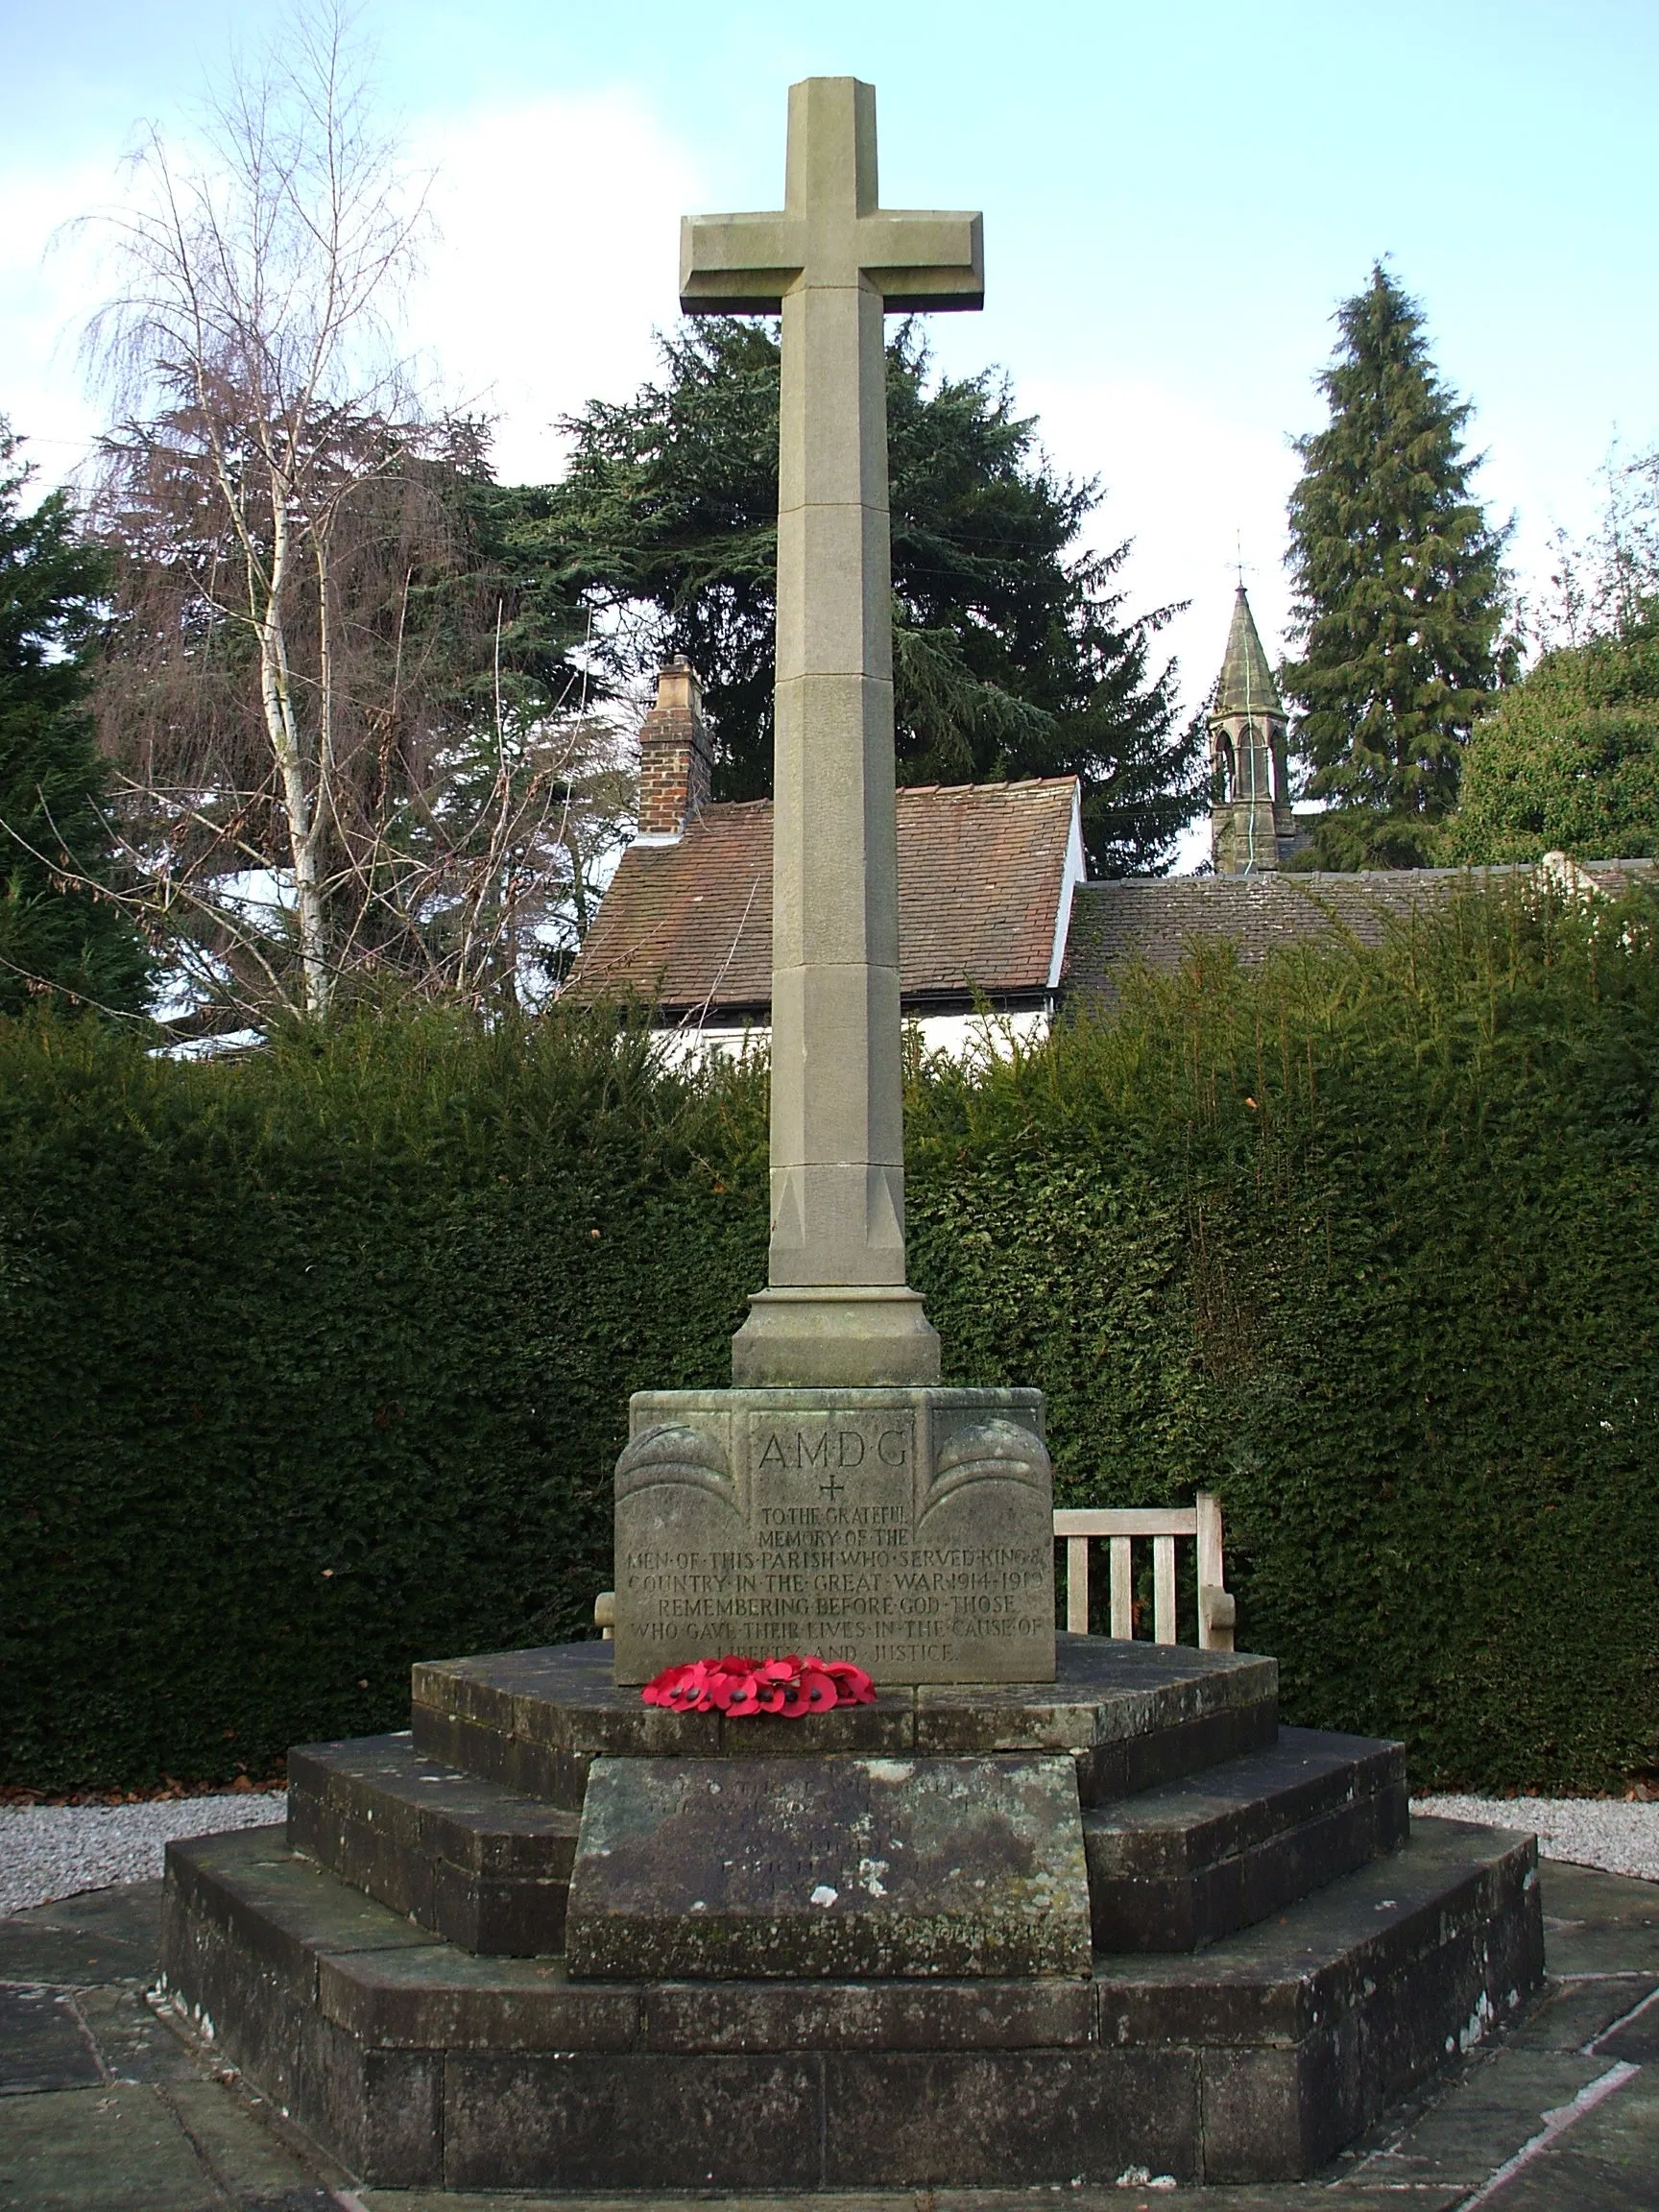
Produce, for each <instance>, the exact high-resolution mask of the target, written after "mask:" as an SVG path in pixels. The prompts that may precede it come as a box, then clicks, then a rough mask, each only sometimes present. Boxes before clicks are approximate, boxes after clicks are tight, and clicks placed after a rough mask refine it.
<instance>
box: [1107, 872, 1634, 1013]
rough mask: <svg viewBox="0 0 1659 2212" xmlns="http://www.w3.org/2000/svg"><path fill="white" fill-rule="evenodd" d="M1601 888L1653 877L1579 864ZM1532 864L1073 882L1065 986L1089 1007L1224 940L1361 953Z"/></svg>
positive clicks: (1244, 950) (1241, 950)
mask: <svg viewBox="0 0 1659 2212" xmlns="http://www.w3.org/2000/svg"><path fill="white" fill-rule="evenodd" d="M1579 865H1580V867H1581V868H1582V871H1583V873H1584V874H1585V875H1587V876H1589V877H1591V878H1593V879H1594V880H1595V881H1596V883H1597V884H1598V885H1599V886H1602V887H1605V888H1606V889H1609V890H1614V889H1617V888H1619V887H1620V886H1622V884H1623V882H1624V881H1625V880H1626V879H1627V878H1630V877H1632V876H1642V875H1648V874H1651V873H1652V871H1653V870H1654V869H1655V867H1659V862H1654V861H1652V860H1589V861H1583V862H1581V863H1579ZM1536 873H1537V869H1536V866H1535V865H1534V864H1533V863H1530V862H1528V863H1525V864H1523V863H1516V864H1514V865H1510V866H1505V867H1501V868H1486V869H1478V870H1470V869H1466V868H1399V869H1383V868H1375V869H1363V870H1360V871H1358V873H1356V874H1354V875H1348V876H1338V875H1321V874H1309V875H1299V874H1298V875H1285V874H1265V875H1260V876H1173V877H1162V878H1149V877H1132V876H1130V877H1120V878H1117V879H1115V880H1113V881H1110V882H1101V883H1080V884H1079V885H1078V887H1077V890H1076V892H1075V894H1074V895H1073V897H1072V901H1071V927H1070V934H1069V937H1068V940H1067V949H1066V971H1065V976H1064V987H1065V990H1066V993H1067V996H1068V997H1071V998H1078V999H1080V1000H1082V1001H1084V1002H1086V1003H1089V1002H1093V1003H1096V1004H1101V1003H1109V1002H1110V1000H1111V999H1112V998H1115V997H1116V995H1117V992H1116V984H1115V982H1114V972H1115V971H1116V970H1118V969H1120V968H1121V966H1122V965H1123V963H1124V962H1125V961H1129V960H1134V959H1140V960H1142V961H1144V962H1145V964H1146V965H1147V966H1148V967H1149V968H1154V969H1161V970H1165V971H1167V970H1170V969H1173V968H1176V967H1178V966H1179V965H1180V962H1181V959H1182V956H1183V954H1184V953H1185V951H1186V950H1187V948H1188V947H1189V946H1190V944H1191V943H1192V942H1193V941H1194V940H1195V939H1200V938H1204V937H1224V938H1227V939H1228V940H1230V941H1231V943H1232V944H1234V945H1235V946H1236V947H1237V948H1238V957H1239V958H1240V960H1242V961H1244V962H1245V963H1246V964H1249V963H1253V962H1255V961H1258V960H1262V959H1263V958H1265V956H1266V955H1267V954H1268V953H1269V952H1271V951H1273V950H1276V949H1277V948H1279V947H1281V946H1286V945H1293V944H1297V943H1299V942H1305V941H1306V940H1308V939H1310V938H1315V937H1321V936H1325V935H1327V934H1330V933H1332V932H1334V931H1337V932H1339V931H1344V930H1350V931H1352V932H1353V934H1354V936H1355V937H1357V938H1358V940H1359V942H1360V943H1361V944H1362V945H1380V944H1381V943H1382V942H1383V938H1384V936H1385V935H1386V934H1387V931H1388V929H1389V927H1390V926H1391V925H1393V924H1398V923H1401V922H1405V921H1407V920H1409V918H1410V916H1411V914H1412V913H1413V912H1414V911H1416V910H1417V909H1419V908H1420V907H1423V906H1425V905H1431V904H1432V903H1434V902H1436V901H1437V900H1441V899H1445V898H1448V897H1450V895H1451V894H1452V893H1453V892H1454V891H1455V890H1457V889H1459V888H1460V887H1461V886H1462V885H1463V884H1465V883H1467V882H1469V881H1470V880H1471V878H1472V877H1474V878H1502V877H1506V876H1533V875H1535V874H1536Z"/></svg>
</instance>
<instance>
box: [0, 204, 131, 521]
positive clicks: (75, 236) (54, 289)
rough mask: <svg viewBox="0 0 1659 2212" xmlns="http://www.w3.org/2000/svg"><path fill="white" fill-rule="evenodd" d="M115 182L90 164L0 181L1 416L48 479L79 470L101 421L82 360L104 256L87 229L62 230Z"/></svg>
mask: <svg viewBox="0 0 1659 2212" xmlns="http://www.w3.org/2000/svg"><path fill="white" fill-rule="evenodd" d="M112 180H113V179H112V170H111V169H110V168H109V167H107V166H105V165H103V164H100V163H93V162H87V161H78V162H74V163H65V164H64V165H63V166H61V167H60V168H40V169H32V170H31V169H16V170H13V171H12V172H11V173H10V174H9V175H8V174H0V331H3V332H4V337H3V339H0V414H5V415H9V416H10V417H11V419H12V427H13V428H14V429H15V430H17V431H18V432H20V433H21V434H22V435H23V436H24V437H25V438H27V439H28V441H29V445H28V457H29V458H30V459H31V460H33V461H34V462H35V463H36V466H37V467H38V469H39V470H40V473H41V476H42V477H43V478H45V479H46V480H48V481H56V480H58V479H60V478H62V477H64V476H67V475H69V474H70V473H71V472H72V470H73V469H75V468H76V467H77V465H78V464H79V463H80V462H81V460H82V459H83V458H84V455H85V453H86V450H87V448H88V446H89V445H90V444H91V441H92V438H93V436H94V435H95V433H96V431H97V429H98V427H99V423H100V420H101V418H100V413H99V410H98V408H97V407H96V406H95V405H94V403H93V402H92V401H91V400H89V399H88V398H87V397H86V395H85V391H84V385H83V380H82V375H81V370H80V366H79V363H78V361H77V358H76V344H77V340H78V337H79V334H80V326H81V324H82V322H83V321H84V317H85V314H86V311H87V309H88V308H89V307H90V306H91V305H92V304H94V303H95V302H96V301H97V300H98V299H99V297H100V296H101V293H102V290H103V284H102V279H101V276H100V274H99V272H100V267H101V262H100V254H99V249H98V246H97V242H96V238H95V236H94V234H93V233H92V232H91V231H90V230H68V231H66V230H65V228H64V226H66V225H70V224H73V222H74V221H75V218H76V217H77V216H81V215H84V214H86V213H87V212H88V211H89V210H91V209H94V208H96V207H99V206H102V205H105V204H108V201H109V198H110V188H111V183H112Z"/></svg>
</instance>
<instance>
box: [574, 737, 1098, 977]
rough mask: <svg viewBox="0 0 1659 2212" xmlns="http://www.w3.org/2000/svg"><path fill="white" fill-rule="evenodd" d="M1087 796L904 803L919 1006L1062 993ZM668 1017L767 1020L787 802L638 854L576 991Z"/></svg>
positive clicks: (1030, 790)
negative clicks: (1059, 964) (1067, 918)
mask: <svg viewBox="0 0 1659 2212" xmlns="http://www.w3.org/2000/svg"><path fill="white" fill-rule="evenodd" d="M1076 793H1077V783H1076V780H1075V778H1073V777H1070V776H1056V777H1042V778H1034V779H1031V780H1030V781H1024V782H1019V783H965V784H958V785H955V786H941V785H939V784H913V785H910V786H907V787H905V788H902V789H901V791H900V793H899V971H900V987H901V991H902V996H903V998H904V1000H905V1002H906V1004H907V1005H910V1006H916V1005H921V1004H925V1003H935V1004H937V1003H939V1002H941V1001H950V1000H955V1001H957V1002H959V1003H967V1002H968V1001H970V1000H971V999H973V998H974V997H976V996H983V997H984V998H988V999H990V1000H991V1001H992V1002H993V1003H994V1004H995V1003H998V1002H1002V1001H1005V1000H1008V999H1013V998H1023V997H1030V996H1033V995H1035V996H1040V995H1041V994H1042V993H1043V992H1044V990H1045V989H1046V986H1047V982H1048V972H1049V965H1050V962H1051V959H1052V957H1053V950H1054V929H1055V923H1056V920H1057V918H1058V915H1059V911H1060V902H1061V898H1062V895H1063V892H1064V888H1065V882H1066V853H1067V845H1068V842H1069V840H1070V833H1071V817H1072V809H1073V806H1074V805H1075V800H1076ZM565 988H566V990H567V991H569V992H570V993H571V994H572V995H573V996H574V997H576V998H580V999H592V998H599V997H601V996H603V995H604V994H605V993H607V992H625V991H636V992H638V993H640V994H642V995H643V996H645V997H654V998H658V999H659V1000H660V1002H661V1007H662V1010H663V1011H664V1013H667V1014H676V1013H683V1012H685V1011H686V1010H688V1009H692V1008H703V1007H707V1009H708V1010H709V1012H710V1013H711V1014H717V1013H722V1012H723V1013H727V1014H733V1013H744V1014H758V1015H759V1016H761V1018H764V1014H765V1011H766V1009H767V1008H768V1007H769V1005H770V1002H771V998H772V803H771V801H770V800H769V799H757V800H753V801H751V802H749V803H748V804H746V805H721V806H709V807H705V809H704V810H703V812H702V813H701V814H699V815H698V816H697V817H696V818H695V820H694V821H693V822H692V823H691V825H690V827H689V828H688V829H687V830H686V831H685V835H684V836H683V837H682V838H680V839H679V841H678V842H677V843H675V844H671V845H670V844H663V845H653V844H634V845H631V846H630V847H629V848H628V850H627V852H626V853H624V854H623V855H622V859H621V863H620V865H619V866H618V868H617V870H616V874H615V876H614V877H613V879H612V883H611V888H610V889H609V890H608V891H607V892H606V894H605V897H604V900H603V902H601V905H600V908H599V912H598V914H597V916H596V917H595V918H594V922H593V926H592V928H591V929H590V930H589V934H588V939H587V942H586V944H585V945H584V947H583V949H582V957H581V959H580V961H579V962H578V963H577V966H576V968H575V970H574V972H573V974H572V975H571V978H570V981H569V983H568V984H567V985H566V986H565Z"/></svg>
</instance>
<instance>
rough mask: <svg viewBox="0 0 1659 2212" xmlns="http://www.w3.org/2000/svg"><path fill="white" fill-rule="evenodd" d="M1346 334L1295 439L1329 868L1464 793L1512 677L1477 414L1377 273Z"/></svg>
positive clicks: (1355, 302) (1393, 841)
mask: <svg viewBox="0 0 1659 2212" xmlns="http://www.w3.org/2000/svg"><path fill="white" fill-rule="evenodd" d="M1337 325H1338V328H1339V329H1340V332H1341V339H1340V343H1339V345H1338V347H1337V349H1336V354H1335V357H1334V360H1333V362H1332V365H1331V367H1330V368H1329V369H1327V370H1326V371H1325V372H1324V373H1323V374H1322V375H1321V376H1320V378H1319V387H1320V389H1321V391H1322V392H1323V393H1324V396H1325V398H1326V400H1327V402H1328V404H1329V406H1330V410H1331V414H1330V421H1329V422H1328V423H1327V424H1326V426H1325V428H1324V429H1322V430H1318V431H1315V432H1313V433H1312V434H1311V435H1310V436H1308V437H1304V438H1300V439H1298V440H1297V441H1296V451H1297V452H1298V453H1299V454H1300V456H1301V459H1302V477H1301V481H1300V482H1299V483H1298V485H1297V487H1296V489H1295V491H1294V492H1293V493H1292V494H1291V498H1290V541H1291V551H1290V557H1289V559H1290V567H1291V571H1292V575H1293V578H1294V582H1295V589H1296V613H1297V619H1298V622H1299V625H1300V630H1301V638H1300V642H1301V647H1302V651H1301V656H1300V658H1299V659H1296V660H1293V661H1288V662H1287V663H1286V667H1285V669H1284V671H1283V675H1284V682H1285V686H1286V690H1287V691H1288V692H1290V693H1291V694H1292V696H1293V697H1294V698H1296V699H1297V700H1299V701H1300V702H1301V705H1302V708H1303V709H1304V710H1303V712H1302V714H1301V716H1300V717H1299V720H1298V724H1297V731H1296V736H1297V742H1298V745H1299V749H1300V751H1301V752H1302V754H1303V757H1305V758H1306V759H1307V760H1308V761H1309V762H1310V765H1311V767H1312V769H1313V776H1312V779H1311V781H1310V784H1309V790H1310V793H1311V794H1312V795H1313V796H1316V797H1318V796H1323V797H1327V798H1329V799H1330V800H1331V801H1332V802H1333V804H1334V816H1328V817H1326V828H1325V833H1324V836H1323V838H1322V840H1321V841H1322V842H1324V843H1326V844H1330V845H1331V847H1332V854H1331V860H1328V861H1327V865H1329V864H1331V861H1333V860H1334V862H1335V864H1337V865H1343V864H1344V859H1343V857H1342V855H1348V857H1346V860H1345V864H1346V865H1347V866H1350V867H1352V866H1355V865H1357V864H1362V863H1363V860H1364V859H1365V858H1366V857H1367V856H1368V852H1367V848H1369V847H1371V846H1376V847H1378V848H1379V850H1380V852H1382V853H1387V854H1392V855H1393V857H1394V858H1395V859H1396V861H1397V860H1398V859H1399V858H1400V857H1404V856H1407V855H1406V854H1405V853H1403V851H1402V847H1403V846H1404V847H1405V848H1407V849H1409V848H1410V846H1411V843H1412V833H1413V832H1414V831H1419V832H1420V831H1421V829H1423V828H1425V827H1426V826H1427V825H1428V824H1430V823H1431V822H1433V821H1434V820H1435V819H1437V818H1438V817H1439V816H1440V815H1442V814H1444V813H1445V812H1446V811H1447V809H1448V808H1449V807H1450V806H1451V805H1453V804H1454V802H1455V799H1456V795H1457V777H1458V765H1459V758H1460V753H1461V748H1462V744H1463V741H1464V739H1465V737H1466V736H1467V735H1468V733H1469V728H1470V725H1471V723H1472V721H1473V719H1474V717H1475V715H1476V714H1477V712H1478V711H1479V708H1480V705H1481V703H1482V701H1483V699H1484V697H1485V695H1486V694H1487V693H1488V692H1489V691H1491V690H1492V689H1493V688H1494V686H1495V685H1496V684H1497V682H1498V679H1499V673H1500V670H1499V656H1498V653H1497V649H1496V648H1497V640H1498V635H1499V629H1500V624H1501V622H1502V619H1503V605H1504V583H1505V578H1504V572H1503V546H1504V541H1505V539H1506V536H1507V532H1505V531H1499V530H1494V529H1492V528H1491V527H1490V526H1489V525H1488V523H1487V520H1486V517H1485V514H1484V511H1483V510H1482V508H1481V507H1480V505H1479V503H1478V501H1476V500H1475V499H1474V498H1472V497H1471V495H1470V489H1469V477H1470V473H1471V470H1472V469H1473V468H1474V467H1475V466H1476V464H1475V462H1474V461H1472V460H1471V459H1470V458H1469V457H1468V456H1467V455H1466V454H1465V452H1464V449H1463V442H1462V433H1463V430H1464V427H1465V425H1466V424H1467V422H1468V421H1469V418H1470V415H1471V413H1472V412H1473V410H1472V409H1471V407H1470V406H1469V404H1468V402H1467V401H1464V400H1460V399H1458V398H1457V397H1456V395H1455V393H1454V392H1452V391H1451V390H1450V389H1449V388H1448V387H1447V386H1446V385H1445V384H1444V383H1442V381H1441V380H1440V377H1439V375H1438V373H1436V371H1435V368H1434V364H1433V362H1432V361H1431V359H1430V355H1429V349H1428V345H1427V343H1426V342H1425V339H1424V335H1423V316H1422V312H1421V310H1420V308H1419V307H1418V305H1417V303H1416V302H1415V301H1412V300H1411V299H1410V298H1409V297H1408V296H1407V294H1406V293H1405V292H1404V291H1403V290H1402V289H1401V287H1400V286H1399V285H1398V284H1396V283H1395V282H1394V280H1393V279H1392V277H1390V276H1388V274H1387V272H1386V271H1385V270H1384V269H1383V267H1382V266H1381V264H1378V265H1377V266H1375V267H1374V268H1373V269H1372V272H1371V281H1370V283H1369V284H1368V285H1367V286H1366V288H1365V290H1364V291H1363V292H1360V293H1358V294H1356V295H1355V297H1354V298H1353V299H1351V300H1349V301H1345V302H1344V304H1343V305H1342V307H1341V308H1340V309H1339V310H1338V313H1337ZM1356 810H1358V813H1359V814H1363V815H1365V816H1368V817H1370V818H1371V825H1372V826H1367V825H1366V824H1364V823H1362V822H1359V821H1358V819H1357V816H1356ZM1344 816H1346V817H1347V819H1346V820H1344V819H1342V817H1344ZM1356 829H1363V830H1364V832H1365V833H1364V834H1362V835H1359V836H1358V837H1357V836H1356V834H1355V832H1356ZM1317 835H1318V832H1316V836H1317ZM1356 855H1357V857H1356ZM1415 856H1416V857H1421V856H1422V854H1421V852H1420V851H1419V853H1418V854H1416V855H1415Z"/></svg>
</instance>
